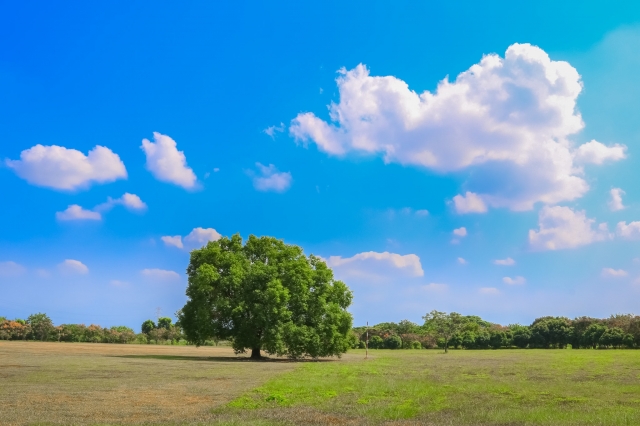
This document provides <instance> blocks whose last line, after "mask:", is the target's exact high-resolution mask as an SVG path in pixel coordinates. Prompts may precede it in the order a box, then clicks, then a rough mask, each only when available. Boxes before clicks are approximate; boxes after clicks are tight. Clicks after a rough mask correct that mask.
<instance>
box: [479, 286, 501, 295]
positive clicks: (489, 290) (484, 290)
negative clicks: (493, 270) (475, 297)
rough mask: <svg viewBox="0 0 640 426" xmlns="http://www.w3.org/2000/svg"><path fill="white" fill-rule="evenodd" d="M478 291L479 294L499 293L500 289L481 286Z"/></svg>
mask: <svg viewBox="0 0 640 426" xmlns="http://www.w3.org/2000/svg"><path fill="white" fill-rule="evenodd" d="M478 292H479V293H481V294H500V290H498V289H497V288H495V287H482V288H480V289H479V290H478Z"/></svg>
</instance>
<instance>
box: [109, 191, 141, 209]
mask: <svg viewBox="0 0 640 426" xmlns="http://www.w3.org/2000/svg"><path fill="white" fill-rule="evenodd" d="M115 201H119V203H120V204H122V205H123V206H125V207H126V208H128V209H131V210H144V209H146V208H147V205H146V204H145V203H144V202H143V201H142V200H141V199H140V197H138V196H137V195H136V194H129V193H128V192H125V193H124V195H123V196H122V197H121V198H120V199H119V200H115Z"/></svg>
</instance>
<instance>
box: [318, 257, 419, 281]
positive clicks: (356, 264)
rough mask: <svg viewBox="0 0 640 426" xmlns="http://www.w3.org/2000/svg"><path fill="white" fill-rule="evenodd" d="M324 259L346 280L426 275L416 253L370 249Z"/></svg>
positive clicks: (340, 277) (339, 276)
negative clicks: (349, 255)
mask: <svg viewBox="0 0 640 426" xmlns="http://www.w3.org/2000/svg"><path fill="white" fill-rule="evenodd" d="M324 260H325V262H326V263H327V266H329V267H330V268H332V269H333V271H334V273H335V274H336V277H338V278H339V279H344V280H348V279H350V278H356V279H358V278H362V279H367V280H371V281H374V282H376V281H384V280H388V279H394V278H411V277H422V276H424V271H423V270H422V264H421V263H420V258H419V257H418V256H416V255H415V254H406V255H401V254H396V253H389V252H387V251H385V252H383V253H377V252H373V251H369V252H364V253H358V254H356V255H355V256H352V257H346V258H343V257H341V256H330V257H329V258H328V259H324Z"/></svg>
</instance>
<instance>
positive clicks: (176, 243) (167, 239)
mask: <svg viewBox="0 0 640 426" xmlns="http://www.w3.org/2000/svg"><path fill="white" fill-rule="evenodd" d="M160 239H161V240H162V242H163V243H164V244H165V245H166V246H173V247H177V248H179V249H181V248H183V247H184V245H183V244H182V237H181V236H180V235H174V236H173V237H172V236H170V235H165V236H164V237H160Z"/></svg>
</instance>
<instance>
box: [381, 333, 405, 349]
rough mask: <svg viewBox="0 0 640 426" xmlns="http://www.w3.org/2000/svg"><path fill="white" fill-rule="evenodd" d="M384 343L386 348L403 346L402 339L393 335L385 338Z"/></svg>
mask: <svg viewBox="0 0 640 426" xmlns="http://www.w3.org/2000/svg"><path fill="white" fill-rule="evenodd" d="M383 345H384V347H385V348H386V349H400V348H401V347H402V339H400V337H398V336H395V335H392V336H389V337H387V338H386V339H384V341H383Z"/></svg>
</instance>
